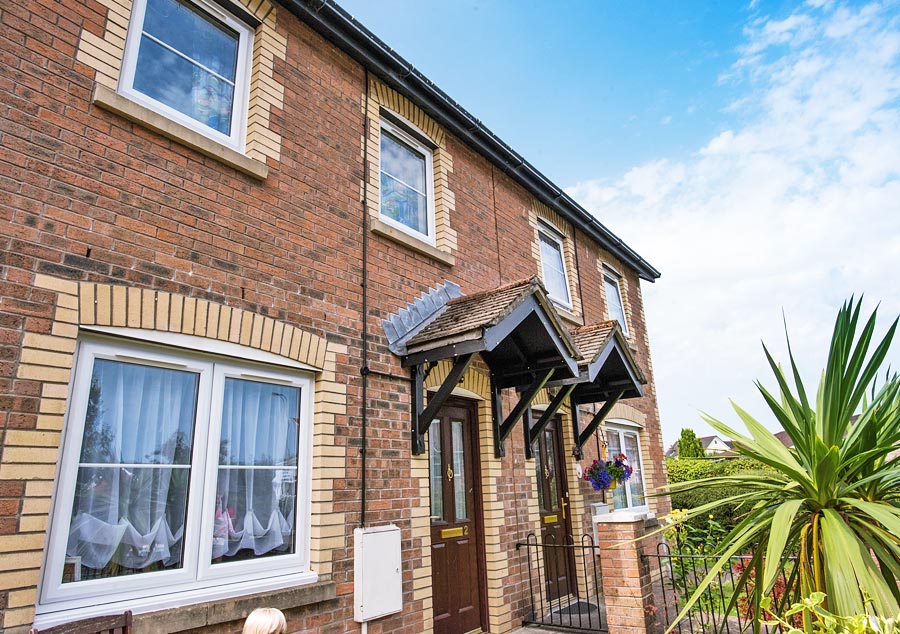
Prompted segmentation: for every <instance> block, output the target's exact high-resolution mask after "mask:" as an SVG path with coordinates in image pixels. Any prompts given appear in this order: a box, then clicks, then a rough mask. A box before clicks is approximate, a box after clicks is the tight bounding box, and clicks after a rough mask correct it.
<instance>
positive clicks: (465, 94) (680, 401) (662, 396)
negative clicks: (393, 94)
mask: <svg viewBox="0 0 900 634" xmlns="http://www.w3.org/2000/svg"><path fill="white" fill-rule="evenodd" d="M341 4H342V6H344V7H345V8H346V9H347V10H348V11H349V12H350V13H352V14H353V15H354V16H355V17H357V19H359V20H360V21H361V22H362V23H363V24H365V25H366V26H367V27H369V28H370V29H371V30H372V31H373V32H375V33H376V34H377V35H378V36H379V37H380V38H381V39H382V40H384V41H385V42H387V43H388V44H389V45H390V46H392V47H393V48H395V49H396V50H397V51H398V52H399V53H400V54H401V55H402V56H403V57H405V58H406V59H407V60H408V61H410V62H411V63H413V64H414V65H415V66H416V67H417V68H418V69H419V70H420V71H422V72H423V73H424V74H425V75H426V76H428V77H429V78H430V79H432V80H433V81H434V82H436V83H437V84H438V85H439V86H440V87H441V88H442V89H443V90H445V91H446V92H447V93H448V94H450V96H451V97H453V98H454V99H456V100H457V101H458V102H459V103H461V104H462V105H463V106H464V107H465V108H466V109H468V110H469V111H470V112H471V113H472V114H474V115H475V116H477V117H479V118H480V119H481V120H482V121H483V122H484V123H485V124H486V125H487V126H488V127H489V128H491V129H492V130H493V131H494V132H495V133H497V134H498V135H500V137H501V138H503V139H504V140H505V141H506V142H507V143H509V144H510V145H511V146H512V147H514V148H515V149H516V150H517V151H518V152H520V153H521V154H523V155H524V156H525V157H526V158H528V160H530V161H531V162H532V163H533V164H534V165H535V166H536V167H538V169H540V170H541V171H543V172H544V173H545V174H546V175H547V176H549V177H550V178H551V179H552V180H553V181H554V182H556V183H557V185H559V186H561V187H564V188H566V190H567V191H568V192H569V193H570V194H571V195H572V196H573V197H574V198H575V199H576V200H578V201H579V202H580V203H581V204H582V205H584V206H585V208H587V209H588V210H589V211H591V212H592V213H594V214H595V215H596V216H597V217H598V218H599V219H600V220H601V221H602V222H603V223H604V224H606V225H607V226H608V227H609V228H610V229H611V230H613V231H614V232H615V233H617V234H618V235H619V236H620V237H622V238H623V239H625V240H626V241H627V242H628V243H629V244H630V245H631V246H633V247H634V248H635V249H637V250H638V252H639V253H641V255H643V256H644V257H645V258H646V259H647V260H649V261H650V262H651V263H653V264H654V265H655V266H656V267H657V268H659V269H660V270H661V271H662V273H663V277H662V278H661V279H660V280H659V281H658V282H657V283H655V284H648V285H645V287H644V298H645V303H646V312H647V317H648V321H649V330H650V342H651V352H652V355H653V363H654V371H655V373H656V384H657V389H658V395H659V404H660V413H661V418H662V424H663V433H664V437H665V439H666V440H667V441H672V440H674V439H675V438H676V437H677V435H678V433H679V430H680V429H681V427H685V426H689V427H693V428H695V429H696V430H697V431H698V433H700V434H703V433H710V430H709V428H708V427H706V426H705V424H704V423H702V422H701V421H700V418H699V414H698V412H699V411H701V410H702V411H706V412H708V413H711V414H712V415H714V416H716V417H718V418H721V419H724V420H726V421H728V422H732V423H733V422H734V420H735V418H736V417H735V416H734V414H733V413H732V412H731V410H730V406H729V403H728V399H729V398H733V399H734V400H735V401H736V402H738V403H740V404H741V405H742V406H744V407H745V408H746V409H748V410H749V411H750V412H751V413H753V414H755V415H757V416H758V417H759V418H760V419H761V421H762V422H764V423H765V424H768V425H769V426H770V427H773V426H774V423H772V421H771V419H770V418H768V417H767V416H766V413H765V407H764V406H763V405H762V403H761V400H760V398H759V396H758V394H757V393H756V392H755V388H754V387H753V381H754V380H755V379H762V380H763V382H764V383H766V384H768V385H771V383H772V381H771V380H770V379H768V374H769V371H768V369H767V366H766V364H765V360H764V357H763V355H762V352H761V348H760V340H763V341H765V342H766V344H767V345H769V347H770V349H771V350H772V352H773V354H774V355H775V357H776V359H780V360H783V359H785V346H784V343H783V342H784V321H783V319H784V320H786V322H787V325H788V329H789V331H790V333H791V339H792V345H793V348H794V352H795V355H796V356H797V357H798V360H799V362H800V365H801V368H802V369H803V372H804V376H805V377H806V378H807V387H808V389H813V390H814V385H815V382H816V381H817V379H818V372H819V370H820V369H821V368H822V367H823V366H824V363H825V354H826V351H827V343H828V340H829V337H830V332H831V327H832V324H833V321H834V316H835V314H836V311H837V309H838V307H839V306H840V304H841V302H842V301H843V300H844V299H845V298H847V297H849V296H850V295H851V294H854V293H855V294H856V295H859V294H861V293H865V295H866V307H867V309H869V308H874V306H875V304H876V303H878V302H881V314H882V315H884V316H890V317H892V318H893V317H895V316H897V315H898V314H900V289H898V284H897V282H896V279H897V277H898V276H897V273H896V271H898V270H900V5H898V1H897V0H884V1H883V2H870V3H866V2H849V3H848V2H839V1H836V0H807V1H806V2H766V1H764V0H751V1H748V2H744V3H738V2H709V3H700V2H662V1H658V2H627V3H626V2H611V1H604V2H566V3H553V4H551V3H549V2H544V3H537V2H500V1H496V2H484V3H478V2H472V1H470V0H464V1H460V2H451V3H448V2H432V1H430V0H427V1H426V0H418V1H416V2H412V1H408V0H387V1H382V2H370V1H362V0H353V1H349V0H344V1H343V2H341ZM886 321H887V320H886V319H882V322H883V325H884V326H886V323H884V322H886ZM890 360H891V361H892V364H893V366H894V367H895V368H896V367H900V346H898V345H897V344H895V345H894V348H893V350H892V354H891V356H890Z"/></svg>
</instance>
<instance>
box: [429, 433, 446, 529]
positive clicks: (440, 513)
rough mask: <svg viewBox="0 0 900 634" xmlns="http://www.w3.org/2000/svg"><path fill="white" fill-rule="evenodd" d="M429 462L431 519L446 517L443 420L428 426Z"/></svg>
mask: <svg viewBox="0 0 900 634" xmlns="http://www.w3.org/2000/svg"><path fill="white" fill-rule="evenodd" d="M428 462H429V466H430V468H431V471H430V478H431V519H432V520H438V521H439V520H442V519H444V472H443V471H442V470H441V422H440V421H439V420H433V421H431V427H429V428H428Z"/></svg>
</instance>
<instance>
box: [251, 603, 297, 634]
mask: <svg viewBox="0 0 900 634" xmlns="http://www.w3.org/2000/svg"><path fill="white" fill-rule="evenodd" d="M286 631H287V621H286V620H285V618H284V614H282V613H281V610H278V609H276V608H256V609H255V610H253V612H251V613H250V616H248V617H247V620H246V621H244V630H243V632H242V634H284V633H285V632H286Z"/></svg>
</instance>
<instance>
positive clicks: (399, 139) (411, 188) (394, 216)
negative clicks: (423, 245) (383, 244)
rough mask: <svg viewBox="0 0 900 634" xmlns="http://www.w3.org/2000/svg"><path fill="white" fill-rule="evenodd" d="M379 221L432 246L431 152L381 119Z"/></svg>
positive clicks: (396, 127) (398, 127)
mask: <svg viewBox="0 0 900 634" xmlns="http://www.w3.org/2000/svg"><path fill="white" fill-rule="evenodd" d="M379 156H380V165H379V171H380V181H381V201H380V206H379V210H380V211H379V213H380V216H381V220H383V221H384V222H386V223H387V224H389V225H391V226H393V227H396V228H397V229H400V230H401V231H403V232H405V233H408V234H410V235H411V236H413V237H415V238H418V239H420V240H423V241H425V242H427V243H428V244H430V245H432V246H433V245H434V243H435V239H434V157H433V153H432V149H431V148H430V147H428V146H427V145H425V144H424V143H422V142H421V141H419V140H418V139H417V138H416V137H415V135H413V134H410V133H409V132H408V131H406V130H404V129H403V128H401V127H400V126H398V125H395V124H393V123H391V122H390V121H386V120H384V119H382V120H381V142H380V152H379Z"/></svg>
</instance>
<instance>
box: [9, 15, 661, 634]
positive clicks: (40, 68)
mask: <svg viewBox="0 0 900 634" xmlns="http://www.w3.org/2000/svg"><path fill="white" fill-rule="evenodd" d="M0 51H2V70H0V94H2V98H0V104H2V117H0V125H2V128H0V192H2V194H0V196H2V197H0V213H2V220H3V222H2V224H0V237H2V252H0V258H2V268H0V402H2V406H0V412H2V422H3V436H2V445H0V448H2V454H0V615H2V628H3V630H4V631H7V632H26V631H28V629H29V628H30V627H32V625H34V626H35V627H38V628H44V627H48V626H52V625H55V624H59V623H66V622H70V621H76V620H79V619H84V618H89V617H92V616H96V615H100V614H108V613H115V612H123V611H124V610H132V611H133V612H134V614H135V627H136V629H137V630H138V631H147V632H149V631H153V632H175V631H183V630H197V629H200V630H204V631H210V632H212V631H221V632H230V631H236V630H239V629H240V626H241V619H242V618H243V617H244V616H246V614H247V612H248V610H249V609H252V608H254V607H258V606H259V605H262V604H265V605H273V606H276V607H280V608H282V609H283V610H284V611H285V613H286V614H287V616H288V620H289V630H290V631H303V632H317V633H322V634H325V633H333V632H354V631H358V629H359V627H360V626H359V624H358V623H357V622H356V621H355V620H354V616H359V613H358V611H360V610H361V611H362V613H363V614H367V615H369V616H368V617H367V618H372V614H373V613H372V611H371V606H370V605H365V606H362V609H361V606H360V600H359V598H358V596H357V595H355V593H354V590H355V589H356V590H357V591H360V590H361V585H362V584H363V583H365V584H367V586H366V587H367V589H371V588H372V587H373V586H372V583H373V581H372V580H373V579H374V583H375V589H378V585H379V584H380V583H381V582H383V583H384V587H385V588H387V589H388V590H389V589H390V587H393V586H394V585H396V586H397V588H398V590H399V595H398V596H399V597H400V599H401V600H400V602H399V604H398V605H397V606H396V607H397V609H398V610H399V611H397V612H394V613H393V614H390V615H388V616H385V617H383V618H378V619H376V620H372V621H371V623H370V624H369V627H371V629H372V631H373V632H376V633H377V632H398V633H404V634H413V633H416V634H418V633H421V632H430V631H435V632H438V633H440V634H443V633H447V634H456V633H458V632H470V631H473V630H479V629H480V630H481V631H484V632H492V633H494V634H501V633H503V632H508V631H510V630H511V629H514V628H515V627H516V626H518V624H520V623H521V622H522V620H523V618H525V616H526V613H527V612H528V610H529V609H530V606H529V602H530V601H531V599H530V598H529V593H528V585H529V583H530V582H531V581H533V579H532V577H530V575H531V574H532V573H529V571H528V568H527V565H526V564H527V562H526V560H525V559H524V555H523V553H522V552H520V550H519V549H517V547H516V544H517V543H524V542H526V541H527V539H528V535H529V534H534V535H535V536H537V537H538V538H540V539H543V540H549V539H559V540H565V539H567V536H573V535H574V536H575V538H576V539H577V538H578V537H580V535H582V534H590V533H591V531H592V520H591V513H590V510H589V504H590V503H592V502H598V501H600V496H599V494H598V493H596V492H594V491H593V490H592V489H591V487H590V486H589V485H588V484H586V483H585V482H583V481H581V480H580V479H579V478H578V474H579V471H578V469H579V466H580V465H584V464H587V463H589V462H590V460H591V459H592V458H595V457H597V456H598V454H599V452H601V451H604V448H608V451H610V452H614V453H618V452H625V453H626V454H628V455H629V459H630V460H631V462H632V464H633V466H635V467H636V473H635V477H634V478H632V481H631V483H630V484H628V485H627V486H624V487H619V488H617V489H616V490H615V491H614V492H613V493H612V495H611V496H610V497H609V499H608V502H610V504H611V505H612V507H613V508H614V509H615V510H614V511H613V514H615V513H625V512H631V511H636V510H638V511H640V510H644V511H648V512H653V513H657V514H659V513H661V512H665V511H666V510H667V508H668V507H667V504H668V501H667V500H666V499H664V498H645V497H644V494H645V493H646V492H647V491H649V490H650V489H653V488H655V487H657V486H659V485H661V484H663V483H664V482H665V473H664V466H663V460H662V444H661V435H660V429H659V417H658V413H657V407H656V396H655V388H654V384H653V373H652V367H651V363H650V356H649V349H648V343H647V336H646V326H645V319H644V312H643V303H642V299H641V283H642V281H653V280H654V279H656V278H657V277H658V273H657V272H656V271H655V269H653V267H652V266H650V265H649V264H648V263H647V262H646V261H644V260H643V259H642V258H641V257H640V256H639V255H638V254H636V253H635V252H634V251H633V250H631V249H630V248H629V247H628V246H627V245H625V244H624V243H622V242H621V241H620V240H619V239H618V238H616V237H615V236H614V235H613V234H612V233H611V232H610V231H608V230H607V229H606V228H605V227H604V226H603V225H601V224H600V223H599V222H598V221H597V220H595V219H594V218H593V217H591V216H590V215H589V214H587V213H586V212H585V211H584V210H583V209H582V208H580V207H579V206H578V205H577V204H576V203H574V201H572V200H571V199H570V198H569V197H568V196H566V195H565V194H564V193H563V192H562V191H560V190H559V189H558V188H557V187H556V186H555V185H554V184H552V183H550V182H549V181H548V180H547V179H546V178H544V177H543V176H542V175H541V174H540V173H539V172H537V171H536V170H535V169H534V168H533V167H532V166H531V165H530V164H529V163H527V162H526V161H525V160H524V159H523V158H522V157H520V156H519V155H518V154H516V153H515V152H514V151H513V150H511V149H510V148H509V147H508V146H506V145H505V144H504V143H503V142H502V141H501V140H500V139H498V138H497V137H496V136H494V135H493V134H492V133H491V132H490V131H489V130H487V129H486V128H485V127H484V126H483V125H482V124H480V123H479V122H478V121H477V120H476V119H474V118H473V117H472V116H471V115H469V114H468V113H467V112H466V111H464V110H463V109H462V108H461V107H460V106H458V105H457V104H456V103H455V102H453V101H452V100H451V99H450V98H449V97H447V96H446V95H445V94H444V93H443V92H441V91H440V90H439V89H438V88H437V87H435V86H434V85H433V84H431V83H430V82H429V81H428V80H427V79H425V78H424V77H423V76H422V75H421V74H419V73H418V72H417V71H415V69H413V68H412V67H410V66H409V64H408V63H406V62H405V61H404V60H402V59H401V58H400V57H398V56H397V55H396V53H394V52H393V51H391V50H390V49H389V48H388V47H387V46H386V45H385V44H383V43H382V42H380V41H379V40H378V39H377V38H375V37H374V36H373V35H372V34H371V33H369V32H368V31H366V30H365V28H364V27H362V26H361V25H360V24H358V23H357V22H355V21H353V20H352V19H351V18H350V17H349V16H348V15H347V14H346V13H345V12H343V11H342V10H341V9H340V8H339V7H337V6H336V5H334V4H333V3H332V2H331V1H330V0H278V1H270V0H78V1H76V2H71V3H65V5H62V4H60V3H58V2H51V1H50V0H35V2H30V3H5V4H4V5H3V7H2V8H0ZM601 424H602V426H600V427H598V425H601ZM526 435H528V441H527V442H526V440H525V438H526ZM573 454H577V455H579V456H583V459H581V460H577V459H575V458H573ZM388 525H393V526H396V527H398V528H399V543H400V546H399V549H398V550H397V554H399V555H400V562H401V563H400V565H399V567H398V568H397V570H398V571H399V573H398V575H397V576H396V579H395V578H394V577H392V576H391V575H390V574H387V573H386V572H385V571H384V570H378V571H376V573H375V576H374V577H367V576H366V575H365V574H362V573H360V570H359V569H357V570H354V566H355V563H358V560H359V557H360V553H359V552H357V554H356V556H355V555H354V548H356V547H358V546H359V544H358V543H356V542H357V541H361V540H363V539H368V538H364V537H362V536H358V535H355V534H354V529H357V528H360V527H367V528H376V529H378V528H382V527H385V526H388ZM387 532H388V531H386V533H387ZM372 534H375V535H377V534H378V533H377V531H374V532H373V533H372ZM624 534H626V533H623V535H624ZM360 535H361V534H360ZM391 535H394V533H391ZM386 539H387V541H385V542H384V543H385V544H391V543H392V542H391V541H390V539H392V538H386ZM372 543H373V544H375V547H376V548H377V547H378V544H380V543H381V542H378V541H377V539H374V538H373V541H372ZM387 550H390V547H386V551H387ZM369 552H370V553H371V552H372V551H371V549H370V551H369ZM391 552H393V551H391ZM376 554H378V553H376ZM388 554H391V553H390V552H389V553H388ZM561 566H562V570H563V572H559V573H558V574H556V575H555V576H553V578H549V577H548V578H546V579H541V580H539V583H540V584H546V586H547V587H548V588H551V594H552V597H551V598H552V599H554V600H555V601H556V602H557V604H561V603H562V602H563V601H564V600H565V599H566V598H567V597H571V596H574V595H577V590H576V589H575V588H574V586H573V582H572V581H571V579H569V580H568V581H567V580H566V576H567V573H566V571H568V574H569V576H570V577H571V576H573V575H574V574H575V571H574V569H573V567H572V566H573V564H572V563H570V562H566V561H563V562H562V563H561ZM567 566H568V568H567ZM357 568H361V566H358V567H357ZM355 573H356V574H362V576H361V577H359V578H358V580H357V582H356V583H354V574H355ZM547 574H548V575H549V573H547ZM567 584H568V585H567ZM461 588H462V589H464V591H461V590H460V589H461ZM365 596H368V595H365ZM388 598H389V599H391V600H390V601H385V604H384V605H388V604H390V603H391V601H392V598H391V597H388ZM367 610H368V611H367ZM355 611H357V613H356V614H355Z"/></svg>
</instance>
